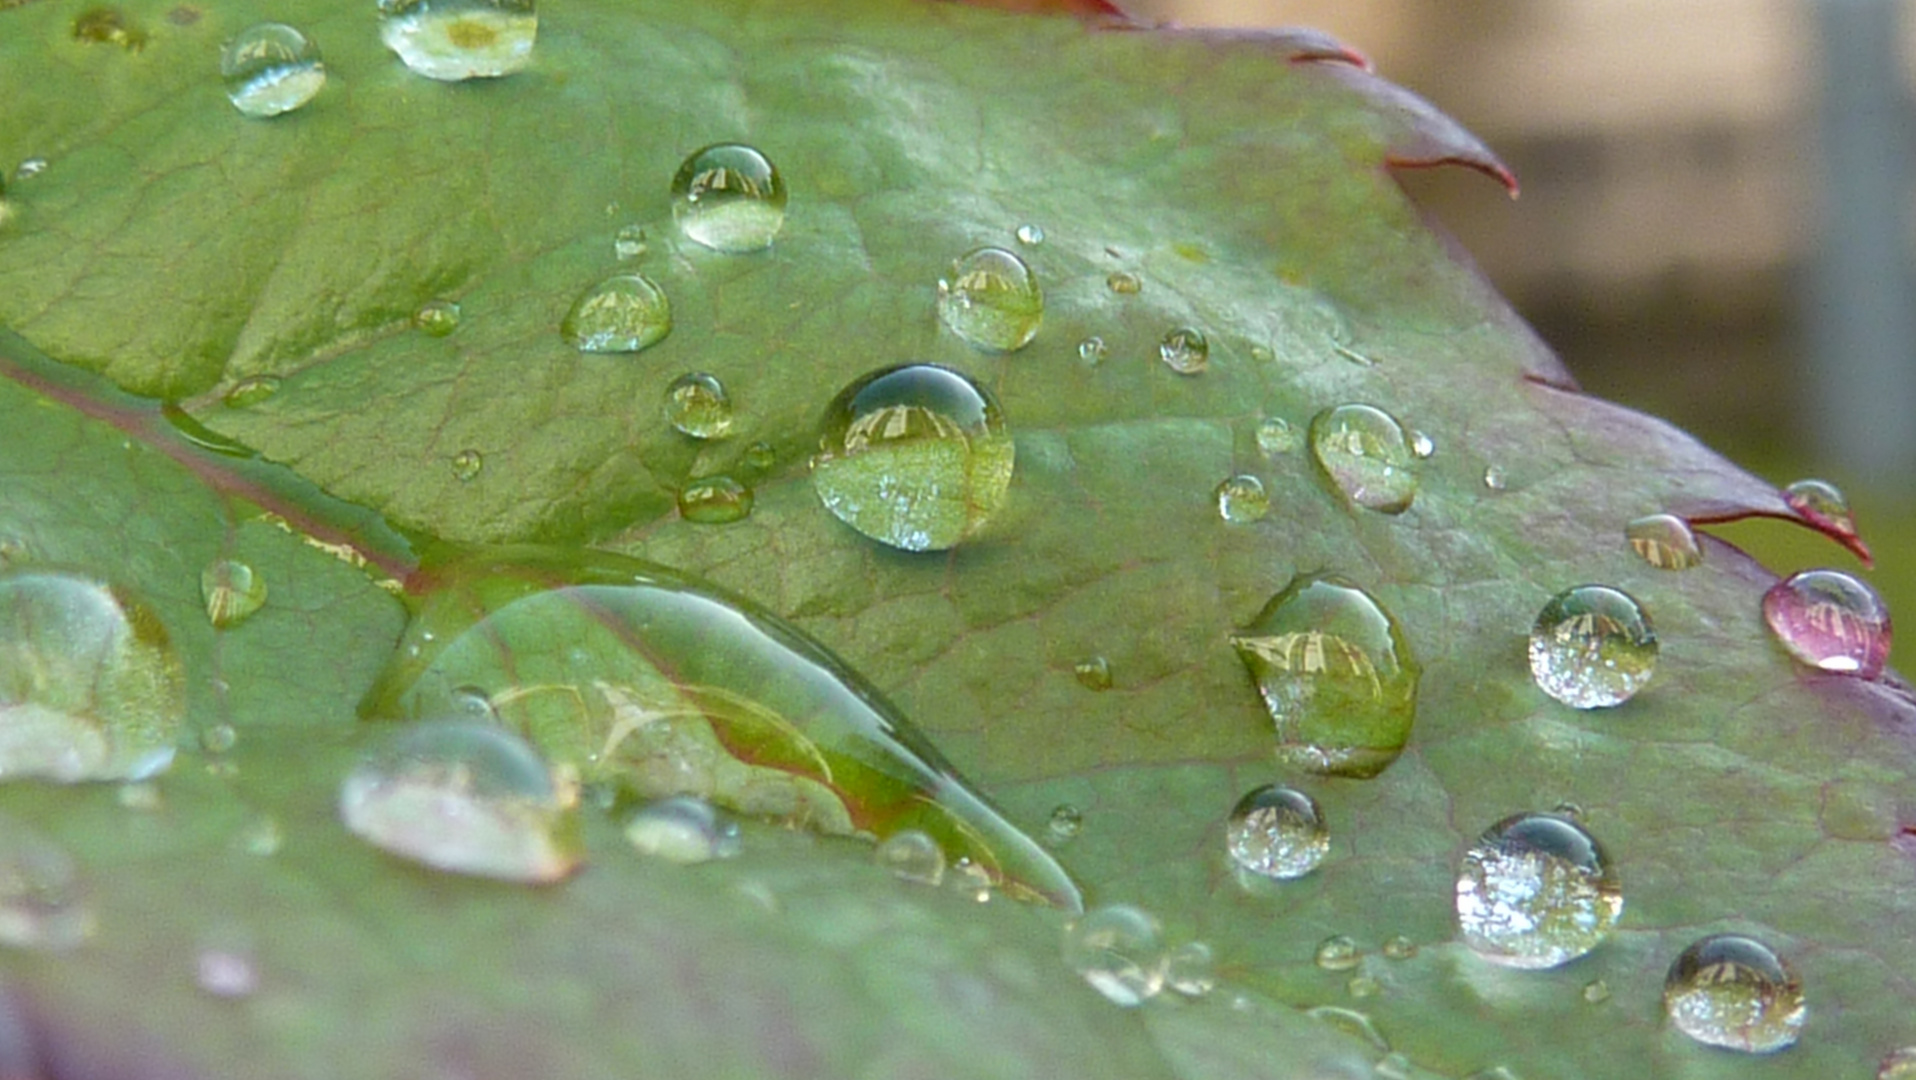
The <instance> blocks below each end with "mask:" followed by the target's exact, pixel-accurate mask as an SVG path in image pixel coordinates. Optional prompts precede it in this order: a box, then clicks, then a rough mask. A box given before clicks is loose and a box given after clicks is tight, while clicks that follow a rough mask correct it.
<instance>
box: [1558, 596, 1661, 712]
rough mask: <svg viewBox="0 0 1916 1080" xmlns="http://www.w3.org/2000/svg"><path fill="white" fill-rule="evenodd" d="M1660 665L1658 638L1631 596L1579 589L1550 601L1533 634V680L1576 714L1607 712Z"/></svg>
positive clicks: (1647, 617) (1638, 687)
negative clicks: (1587, 710)
mask: <svg viewBox="0 0 1916 1080" xmlns="http://www.w3.org/2000/svg"><path fill="white" fill-rule="evenodd" d="M1656 666H1657V634H1656V629H1655V628H1654V627H1652V626H1651V625H1650V616H1649V615H1648V614H1646V613H1645V612H1644V610H1643V608H1642V607H1641V606H1640V605H1639V604H1638V603H1637V602H1636V600H1635V598H1633V597H1632V596H1631V595H1630V594H1629V593H1626V592H1624V591H1622V590H1621V589H1613V588H1611V587H1609V586H1608V585H1578V586H1577V587H1575V588H1572V589H1565V590H1564V591H1563V592H1560V593H1558V594H1557V595H1555V596H1553V597H1551V598H1550V602H1549V603H1547V604H1545V605H1544V606H1543V610H1542V611H1540V612H1538V613H1537V624H1536V626H1535V627H1534V628H1532V629H1531V631H1530V677H1531V678H1532V679H1534V680H1536V683H1537V687H1538V688H1539V689H1541V690H1542V691H1543V692H1544V693H1546V694H1549V695H1550V696H1551V697H1553V698H1556V699H1557V700H1558V701H1561V702H1563V703H1564V704H1565V705H1568V706H1570V707H1571V708H1575V709H1607V708H1610V707H1611V706H1614V705H1621V704H1623V703H1624V702H1626V701H1628V700H1630V699H1631V698H1632V697H1634V696H1635V695H1636V692H1637V691H1638V690H1641V689H1642V688H1643V685H1644V684H1645V683H1647V682H1649V681H1650V676H1651V675H1652V674H1653V673H1654V672H1655V671H1656Z"/></svg>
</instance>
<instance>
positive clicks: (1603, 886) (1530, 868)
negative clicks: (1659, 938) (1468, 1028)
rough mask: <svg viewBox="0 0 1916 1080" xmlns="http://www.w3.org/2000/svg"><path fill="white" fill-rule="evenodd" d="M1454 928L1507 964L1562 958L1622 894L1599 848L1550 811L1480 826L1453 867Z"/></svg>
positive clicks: (1598, 931) (1618, 909)
mask: <svg viewBox="0 0 1916 1080" xmlns="http://www.w3.org/2000/svg"><path fill="white" fill-rule="evenodd" d="M1456 908H1457V927H1458V931H1459V933H1460V934H1461V935H1462V937H1463V940H1464V943H1465V944H1466V945H1469V946H1470V947H1471V949H1473V950H1474V951H1475V952H1476V953H1477V954H1478V955H1479V956H1482V957H1484V958H1485V959H1487V960H1490V961H1492V962H1494V963H1497V964H1501V965H1504V966H1506V967H1514V968H1526V969H1530V968H1549V967H1557V966H1558V965H1560V964H1565V963H1568V962H1570V961H1571V960H1574V959H1576V958H1577V957H1579V956H1582V955H1583V954H1585V953H1587V952H1589V951H1590V950H1591V949H1594V948H1596V947H1597V945H1598V944H1600V943H1601V942H1602V941H1603V940H1604V939H1605V938H1606V937H1608V936H1609V934H1610V931H1611V929H1612V928H1614V927H1615V926H1616V922H1617V917H1618V915H1620V914H1621V913H1622V911H1623V892H1622V889H1621V887H1620V886H1619V884H1618V882H1617V877H1616V873H1615V871H1614V870H1612V869H1611V867H1610V864H1609V861H1608V859H1607V858H1606V857H1605V856H1604V853H1603V849H1602V847H1601V846H1599V845H1598V844H1597V842H1596V839H1595V838H1594V837H1592V836H1591V835H1590V834H1589V833H1588V832H1586V831H1585V830H1584V829H1583V827H1582V826H1580V825H1578V824H1577V823H1575V822H1573V821H1570V820H1569V819H1567V818H1562V817H1558V816H1556V815H1554V814H1518V815H1515V816H1513V817H1509V818H1505V819H1504V820H1502V821H1500V822H1498V823H1497V824H1495V825H1493V826H1491V827H1490V828H1489V829H1487V830H1485V832H1484V834H1483V835H1482V836H1480V837H1478V839H1477V841H1476V843H1474V844H1472V845H1471V846H1470V850H1468V851H1466V852H1465V853H1464V858H1463V864H1462V866H1461V867H1460V868H1459V869H1458V872H1457V896H1456Z"/></svg>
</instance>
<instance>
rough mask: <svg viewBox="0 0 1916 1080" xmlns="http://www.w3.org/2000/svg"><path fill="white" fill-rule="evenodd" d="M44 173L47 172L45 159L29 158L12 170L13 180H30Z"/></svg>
mask: <svg viewBox="0 0 1916 1080" xmlns="http://www.w3.org/2000/svg"><path fill="white" fill-rule="evenodd" d="M46 171H47V159H46V158H43V157H30V158H28V159H26V160H25V161H22V162H21V163H20V165H19V167H18V168H16V169H14V170H13V178H14V179H15V180H31V179H33V178H34V177H36V176H39V175H40V174H41V173H43V172H46Z"/></svg>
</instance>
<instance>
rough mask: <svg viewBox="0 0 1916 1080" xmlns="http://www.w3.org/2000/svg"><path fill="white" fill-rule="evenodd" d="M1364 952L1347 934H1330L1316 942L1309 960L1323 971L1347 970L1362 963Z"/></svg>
mask: <svg viewBox="0 0 1916 1080" xmlns="http://www.w3.org/2000/svg"><path fill="white" fill-rule="evenodd" d="M1363 961H1364V953H1363V951H1362V950H1360V949H1359V948H1358V947H1357V942H1356V941H1354V940H1353V939H1352V938H1351V937H1350V936H1349V935H1347V934H1332V935H1331V936H1330V937H1327V938H1325V939H1324V940H1323V941H1320V942H1318V943H1317V952H1316V953H1314V954H1313V955H1312V957H1311V962H1312V963H1314V964H1316V965H1317V966H1318V967H1319V968H1322V969H1323V970H1325V971H1349V970H1351V969H1352V968H1354V967H1356V966H1357V965H1358V964H1360V963H1363Z"/></svg>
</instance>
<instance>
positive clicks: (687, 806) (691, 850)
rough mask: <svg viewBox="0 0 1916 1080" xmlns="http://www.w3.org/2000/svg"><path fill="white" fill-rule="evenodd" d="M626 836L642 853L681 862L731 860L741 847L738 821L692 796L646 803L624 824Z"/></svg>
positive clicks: (672, 797) (679, 796)
mask: <svg viewBox="0 0 1916 1080" xmlns="http://www.w3.org/2000/svg"><path fill="white" fill-rule="evenodd" d="M625 838H626V840H628V841H630V842H631V844H632V846H633V847H634V848H636V849H637V850H638V852H639V854H641V855H649V856H651V857H653V858H655V859H664V860H666V861H667V862H675V863H682V864H691V863H702V862H711V861H712V860H713V859H729V858H731V857H732V856H734V855H737V854H738V853H739V847H740V842H739V835H738V822H736V821H733V820H731V819H730V818H728V817H726V816H725V815H724V814H721V813H719V812H718V811H717V810H715V809H713V807H712V804H711V803H708V802H706V801H705V800H704V799H700V798H697V797H696V796H692V795H671V796H667V797H666V798H663V799H656V800H654V801H652V802H649V803H646V804H645V805H644V806H642V807H640V808H639V809H638V810H637V812H635V813H634V814H633V815H632V817H631V818H630V819H629V820H628V821H627V822H626V823H625Z"/></svg>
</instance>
